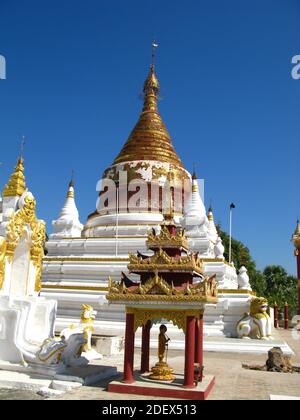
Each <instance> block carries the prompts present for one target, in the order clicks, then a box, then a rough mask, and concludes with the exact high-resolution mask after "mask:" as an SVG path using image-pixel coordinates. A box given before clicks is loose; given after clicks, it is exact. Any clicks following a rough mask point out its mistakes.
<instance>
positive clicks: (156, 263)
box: [128, 248, 203, 274]
mask: <svg viewBox="0 0 300 420" xmlns="http://www.w3.org/2000/svg"><path fill="white" fill-rule="evenodd" d="M128 269H129V270H130V271H132V272H140V271H147V272H148V271H149V272H151V271H152V272H154V271H171V272H181V271H184V272H197V273H198V274H203V264H202V260H201V259H200V258H199V256H198V254H190V255H186V256H182V257H180V258H177V259H175V258H172V257H170V256H169V255H168V254H167V253H166V252H165V251H164V250H163V249H161V248H160V249H159V250H158V251H157V252H156V253H155V254H154V255H153V256H152V257H149V258H142V257H139V256H136V255H134V254H132V253H129V265H128Z"/></svg>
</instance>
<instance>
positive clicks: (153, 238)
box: [146, 223, 189, 249]
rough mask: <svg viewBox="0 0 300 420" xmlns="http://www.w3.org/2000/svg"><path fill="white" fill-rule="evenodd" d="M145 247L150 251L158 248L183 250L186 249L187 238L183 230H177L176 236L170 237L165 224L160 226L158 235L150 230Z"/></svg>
mask: <svg viewBox="0 0 300 420" xmlns="http://www.w3.org/2000/svg"><path fill="white" fill-rule="evenodd" d="M146 245H147V247H148V248H150V249H155V248H157V249H159V248H184V249H188V247H189V245H188V238H187V236H186V233H185V231H184V230H182V229H179V230H177V232H176V235H172V234H171V233H170V231H169V229H168V227H167V225H166V224H164V223H163V224H162V225H161V230H160V233H159V234H158V235H157V234H156V232H155V230H154V229H152V230H151V231H150V232H149V233H148V238H147V241H146Z"/></svg>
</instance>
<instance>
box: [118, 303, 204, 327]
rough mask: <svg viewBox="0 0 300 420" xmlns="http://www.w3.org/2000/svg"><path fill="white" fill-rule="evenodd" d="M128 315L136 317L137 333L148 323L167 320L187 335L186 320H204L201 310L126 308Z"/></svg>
mask: <svg viewBox="0 0 300 420" xmlns="http://www.w3.org/2000/svg"><path fill="white" fill-rule="evenodd" d="M126 313H127V314H133V315H134V329H135V331H136V330H137V329H138V328H139V327H142V326H143V325H145V324H146V323H147V322H148V321H153V320H154V321H155V320H161V319H165V320H167V321H171V322H173V324H174V325H176V327H178V328H179V329H180V330H183V332H184V333H185V331H186V318H187V317H188V316H193V317H195V318H197V319H200V318H202V316H203V310H199V309H188V310H182V309H178V310H175V309H172V310H165V309H146V310H145V308H130V307H126Z"/></svg>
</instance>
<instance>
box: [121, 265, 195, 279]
mask: <svg viewBox="0 0 300 420" xmlns="http://www.w3.org/2000/svg"><path fill="white" fill-rule="evenodd" d="M128 270H129V271H130V272H131V273H134V274H140V273H148V272H149V273H151V272H155V271H158V272H159V273H168V272H171V273H189V274H191V275H195V276H197V277H202V276H203V268H202V267H195V266H193V265H184V266H182V265H179V264H178V265H175V264H174V265H173V264H172V265H165V264H155V265H151V264H147V265H143V264H129V265H128Z"/></svg>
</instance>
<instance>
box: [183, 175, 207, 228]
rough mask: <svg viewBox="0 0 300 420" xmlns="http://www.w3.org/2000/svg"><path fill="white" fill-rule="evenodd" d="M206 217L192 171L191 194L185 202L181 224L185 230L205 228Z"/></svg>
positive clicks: (195, 177)
mask: <svg viewBox="0 0 300 420" xmlns="http://www.w3.org/2000/svg"><path fill="white" fill-rule="evenodd" d="M206 222H207V217H206V211H205V207H204V204H203V201H202V199H201V197H200V193H199V187H198V181H197V176H196V174H195V172H194V174H193V177H192V194H191V196H190V199H189V201H188V202H187V205H186V208H185V212H184V217H183V225H184V227H185V228H186V230H187V231H193V230H195V229H197V230H199V228H202V229H201V230H203V228H206V224H207V223H206Z"/></svg>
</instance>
